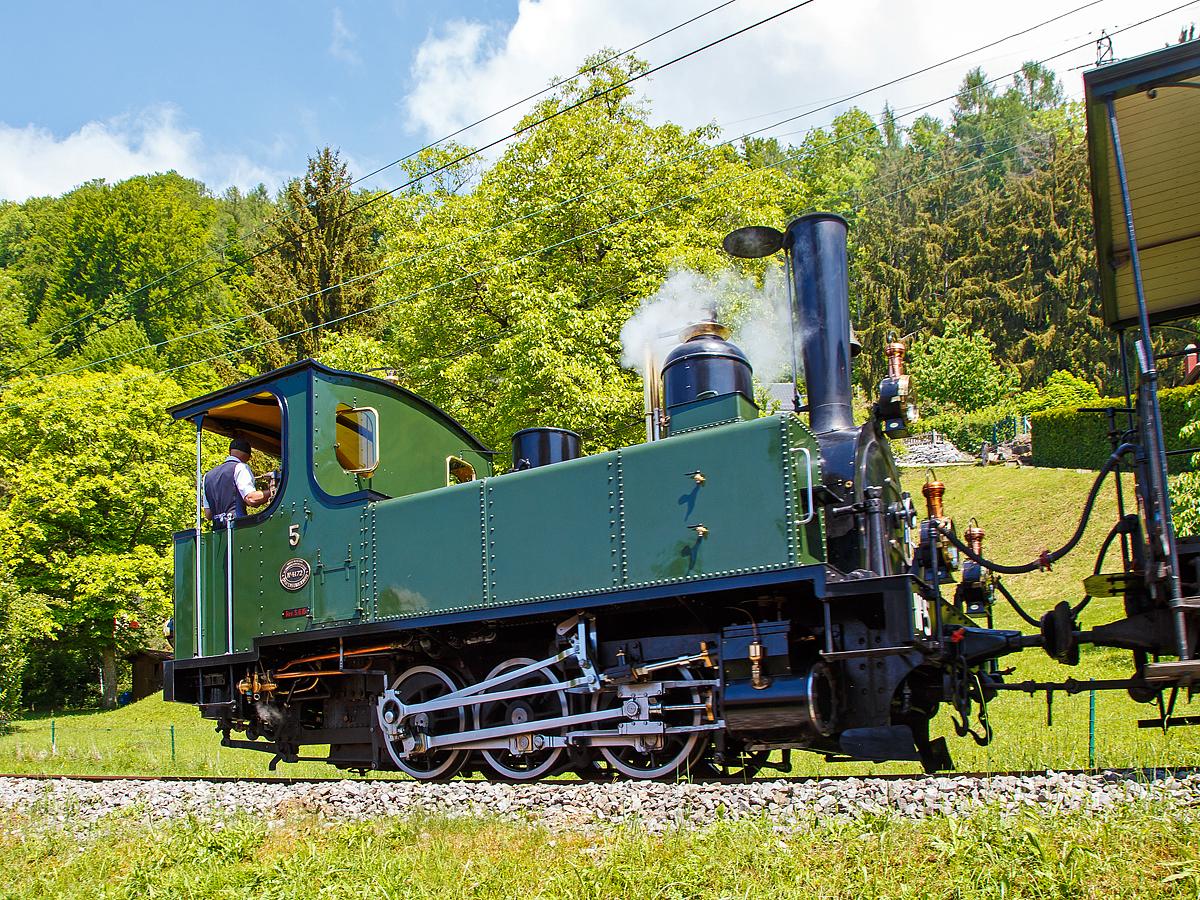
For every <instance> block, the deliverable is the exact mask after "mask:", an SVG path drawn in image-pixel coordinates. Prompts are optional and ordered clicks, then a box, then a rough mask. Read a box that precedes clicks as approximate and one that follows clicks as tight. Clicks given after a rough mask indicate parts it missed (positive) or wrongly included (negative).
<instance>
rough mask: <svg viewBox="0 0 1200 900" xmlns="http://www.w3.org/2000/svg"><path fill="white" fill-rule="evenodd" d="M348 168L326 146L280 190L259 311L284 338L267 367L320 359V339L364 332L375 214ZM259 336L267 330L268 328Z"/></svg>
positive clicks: (259, 283)
mask: <svg viewBox="0 0 1200 900" xmlns="http://www.w3.org/2000/svg"><path fill="white" fill-rule="evenodd" d="M352 181H353V179H352V178H351V177H350V173H349V171H348V170H347V168H346V164H345V163H344V162H342V161H341V160H340V159H339V158H338V153H337V151H335V150H331V149H330V148H329V147H325V148H324V149H323V150H321V151H319V152H318V153H317V155H316V156H314V157H311V158H310V159H309V161H308V171H307V172H306V173H305V175H304V178H303V179H296V180H294V181H292V182H290V183H289V184H288V185H287V186H286V187H284V188H283V190H282V191H280V194H279V198H278V203H277V205H278V213H279V215H280V216H281V218H280V220H279V221H278V222H277V223H276V224H275V225H274V226H272V229H271V238H270V243H271V244H272V245H275V246H274V249H272V250H271V252H269V253H267V254H265V255H264V256H263V257H261V258H260V260H259V261H258V266H257V269H256V271H255V275H254V279H255V284H254V292H255V301H256V304H257V308H258V309H259V310H260V311H261V313H262V316H263V318H264V319H265V320H266V322H267V323H269V326H270V328H272V329H274V332H275V333H276V334H277V335H279V345H280V346H279V348H277V349H276V350H275V352H274V354H273V355H268V356H267V357H266V358H265V360H264V362H265V363H266V364H278V363H280V362H284V361H286V360H287V359H303V358H304V357H308V356H315V355H317V354H318V353H319V352H320V350H321V340H322V335H323V334H324V333H325V332H326V331H329V332H339V331H341V330H342V329H343V328H346V327H350V328H351V329H352V330H364V329H365V328H367V327H368V326H369V325H370V324H371V320H370V319H368V318H364V317H362V316H358V317H356V319H355V320H353V325H347V323H346V321H345V320H344V317H345V316H347V315H351V314H354V313H361V312H363V311H364V310H366V309H367V308H368V307H370V306H371V305H372V304H373V303H374V301H375V279H374V278H372V277H367V276H368V273H369V272H371V271H372V270H373V269H374V268H375V264H376V255H377V241H376V236H375V232H374V224H373V215H374V213H373V211H372V210H370V209H369V208H356V207H361V206H362V204H363V203H364V202H365V201H366V200H367V199H368V196H369V195H368V194H366V193H365V192H361V191H354V190H352ZM262 333H269V331H267V330H263V332H262Z"/></svg>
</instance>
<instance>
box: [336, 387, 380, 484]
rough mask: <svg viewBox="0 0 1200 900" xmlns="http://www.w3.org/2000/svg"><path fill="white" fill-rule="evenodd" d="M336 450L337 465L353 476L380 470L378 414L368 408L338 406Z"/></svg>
mask: <svg viewBox="0 0 1200 900" xmlns="http://www.w3.org/2000/svg"><path fill="white" fill-rule="evenodd" d="M335 421H336V426H335V436H334V440H335V441H336V443H335V445H334V447H335V450H336V454H337V461H338V465H340V466H341V467H342V469H343V470H345V471H346V472H349V473H351V474H354V475H368V476H369V475H371V474H372V473H373V472H374V471H375V470H376V469H377V468H379V413H378V412H377V411H376V410H375V409H373V408H372V407H369V406H363V407H358V408H351V407H349V406H341V405H339V406H338V409H337V413H336V416H335Z"/></svg>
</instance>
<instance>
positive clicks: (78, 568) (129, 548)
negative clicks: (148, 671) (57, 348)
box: [0, 369, 195, 702]
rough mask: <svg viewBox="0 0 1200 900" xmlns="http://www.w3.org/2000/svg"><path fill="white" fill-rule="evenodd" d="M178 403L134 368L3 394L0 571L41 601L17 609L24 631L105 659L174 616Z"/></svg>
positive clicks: (186, 450) (187, 486) (188, 471)
mask: <svg viewBox="0 0 1200 900" xmlns="http://www.w3.org/2000/svg"><path fill="white" fill-rule="evenodd" d="M131 379H137V380H136V381H133V380H131ZM183 397H184V395H183V393H182V391H180V389H179V387H178V386H177V385H175V384H174V383H173V382H171V381H170V380H168V379H162V378H157V377H154V376H149V374H148V373H145V372H143V371H141V370H137V369H126V370H124V371H123V372H121V373H118V374H117V375H116V376H111V375H104V374H95V373H92V374H86V375H83V376H81V377H56V378H52V379H49V380H47V381H44V382H41V383H38V384H36V385H33V386H30V387H27V388H25V389H21V390H19V391H15V392H10V393H8V394H6V399H7V400H9V402H10V403H11V404H13V406H15V407H16V408H12V407H10V410H9V412H8V414H7V415H5V416H4V417H0V448H2V450H0V480H2V482H3V485H4V494H3V497H2V499H0V534H3V535H4V542H3V545H0V554H2V555H0V565H3V567H4V571H6V572H7V579H8V581H7V583H8V584H9V585H10V586H11V588H12V589H15V590H16V591H18V592H19V593H20V595H21V596H22V597H23V598H24V601H25V603H26V604H27V605H28V604H30V603H32V602H33V600H34V598H37V597H40V598H44V599H43V602H42V603H41V608H40V610H27V611H26V612H21V610H20V608H18V610H17V611H18V617H17V618H16V619H15V620H14V621H16V622H17V623H18V626H19V627H21V628H23V629H24V630H25V631H26V632H28V630H29V628H30V625H29V622H30V621H32V622H33V623H34V626H35V627H36V626H37V624H38V623H42V624H43V625H44V622H45V617H46V616H48V617H49V619H50V620H52V621H53V625H54V630H55V634H56V636H57V637H59V638H60V639H61V640H63V641H64V642H67V643H69V644H71V645H73V646H74V647H76V648H78V649H81V650H85V651H86V652H100V653H101V654H103V655H104V656H105V658H106V661H107V660H111V659H112V658H113V656H114V654H115V653H116V652H117V651H118V650H119V649H121V648H130V647H133V646H138V645H141V644H142V643H144V640H145V634H146V633H147V631H148V632H149V633H150V634H155V633H156V632H157V629H158V628H159V627H160V626H161V624H162V622H163V621H164V620H165V619H166V618H167V617H168V616H169V615H170V608H171V596H172V591H173V587H174V580H173V576H172V572H171V561H172V557H171V554H170V553H169V552H168V548H169V547H170V546H171V535H172V533H173V532H174V531H175V530H177V529H178V528H180V527H182V526H183V525H184V524H185V523H186V522H187V521H188V518H189V516H188V511H189V509H190V508H191V505H192V504H193V503H194V500H193V492H192V484H193V477H194V476H193V473H194V471H195V469H194V467H195V456H194V450H193V447H194V444H193V443H192V439H191V435H189V434H188V433H187V430H186V429H184V428H180V427H177V426H176V425H175V423H174V422H173V421H172V419H171V417H170V416H169V415H168V414H167V413H166V408H167V407H168V406H171V405H172V404H174V403H177V402H179V401H180V400H182V399H183ZM10 610H11V607H10ZM22 622H24V623H25V624H24V625H21V624H20V623H22ZM43 630H44V629H43ZM106 687H111V688H112V690H113V691H114V692H115V685H113V684H111V679H110V684H109V685H106ZM107 699H108V700H109V701H110V702H112V701H115V693H112V695H111V696H110V697H108V698H107Z"/></svg>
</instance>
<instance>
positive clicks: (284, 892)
mask: <svg viewBox="0 0 1200 900" xmlns="http://www.w3.org/2000/svg"><path fill="white" fill-rule="evenodd" d="M1197 824H1198V823H1197V817H1196V813H1195V812H1194V811H1190V810H1188V811H1171V810H1167V809H1157V808H1154V807H1135V808H1131V809H1127V810H1122V811H1118V812H1113V813H1107V814H1105V815H1104V816H1102V817H1095V818H1093V817H1089V816H1085V815H1071V816H1047V817H1042V816H1037V815H1033V814H1024V815H1015V816H1011V817H1008V818H1001V817H1000V816H999V815H997V814H996V813H994V812H980V813H978V814H975V815H972V816H970V817H967V818H964V819H960V820H955V819H950V818H945V817H940V816H939V817H936V818H931V819H928V820H924V821H918V822H909V821H901V820H897V819H895V818H890V817H889V818H879V819H871V820H867V821H863V822H858V823H854V824H836V825H824V826H817V827H813V828H801V829H798V830H795V831H786V830H784V829H776V828H772V827H770V826H769V825H767V824H764V823H726V824H719V825H717V826H714V827H712V828H710V829H708V830H706V831H704V832H698V831H680V832H673V833H668V834H666V835H663V836H651V835H649V834H647V833H646V832H645V831H643V830H641V829H639V828H637V827H636V826H632V827H621V828H613V829H608V830H605V831H601V832H595V833H591V834H588V833H562V832H559V833H552V832H549V831H547V830H545V829H541V828H536V827H528V826H522V825H508V824H502V823H499V822H496V821H494V820H489V819H473V820H457V821H453V822H452V821H445V820H428V819H426V820H422V819H420V818H418V817H413V818H409V819H392V820H386V819H385V820H377V821H373V822H366V823H359V824H353V825H342V826H329V825H322V823H319V822H316V821H313V820H310V819H291V820H286V821H285V822H284V823H283V824H279V823H275V825H274V826H273V825H271V824H268V823H264V822H263V821H261V820H260V819H254V818H250V817H244V816H243V817H238V818H234V819H232V820H231V821H228V822H226V823H223V824H222V826H221V827H214V826H213V825H207V824H202V823H198V822H196V821H184V822H180V823H173V824H163V825H157V826H156V825H146V824H143V823H142V822H139V821H138V816H137V814H136V813H134V814H131V815H118V816H113V817H111V818H110V819H109V820H108V821H106V822H105V823H104V824H102V825H100V826H97V827H96V828H95V829H77V828H74V827H72V826H69V825H68V826H66V827H63V826H62V825H58V824H56V823H54V822H52V821H50V822H47V821H46V820H44V819H42V820H37V819H35V820H22V819H18V818H17V817H15V816H13V815H11V814H9V815H7V816H0V900H26V898H35V897H36V898H41V897H55V898H64V900H67V898H88V900H92V898H106V900H108V898H111V900H117V898H142V897H188V898H195V900H202V898H218V897H223V898H234V897H270V898H275V900H288V898H296V900H312V898H315V897H321V898H328V900H338V898H353V900H361V898H381V900H382V898H395V900H399V898H405V900H415V898H438V900H456V898H521V900H533V898H559V897H570V898H581V900H582V898H626V897H628V898H637V900H660V898H661V900H674V898H714V900H715V898H731V900H732V898H751V897H761V898H793V897H794V898H805V900H807V898H813V897H822V898H847V900H849V898H854V900H858V898H910V897H946V898H948V897H984V898H993V897H994V898H1022V897H1061V898H1068V897H1106V898H1107V897H1195V896H1196V895H1197V890H1198V889H1200V838H1198V837H1197V835H1198V833H1200V832H1198V829H1197V827H1196V826H1197Z"/></svg>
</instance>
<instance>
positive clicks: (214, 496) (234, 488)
mask: <svg viewBox="0 0 1200 900" xmlns="http://www.w3.org/2000/svg"><path fill="white" fill-rule="evenodd" d="M249 461H250V442H249V441H246V440H243V439H242V438H234V439H233V440H232V441H230V442H229V455H228V456H226V457H225V461H224V462H223V463H221V464H220V465H219V466H214V467H213V468H212V469H210V470H209V471H208V474H206V475H205V476H204V492H203V497H202V500H201V503H200V506H201V509H202V510H203V512H204V518H206V519H211V520H212V521H213V522H214V523H215V522H221V523H223V524H228V522H229V521H230V520H232V519H235V518H238V517H240V516H244V515H246V507H248V506H249V507H256V508H257V507H259V506H263V505H264V504H266V503H270V502H271V496H272V493H273V492H272V491H270V490H267V491H256V490H255V489H254V473H253V472H251V471H250V467H249V466H248V465H246V463H248V462H249Z"/></svg>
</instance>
